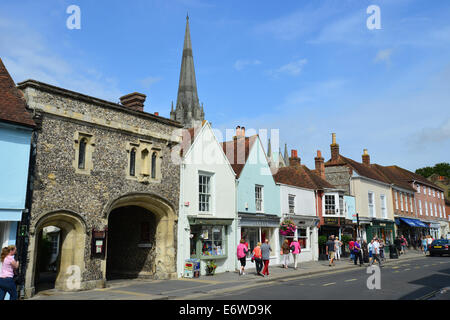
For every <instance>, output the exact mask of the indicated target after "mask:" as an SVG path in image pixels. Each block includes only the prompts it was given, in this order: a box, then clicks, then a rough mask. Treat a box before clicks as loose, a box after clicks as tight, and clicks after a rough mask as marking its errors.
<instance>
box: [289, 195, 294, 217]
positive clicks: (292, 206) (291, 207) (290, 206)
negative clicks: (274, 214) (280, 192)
mask: <svg viewBox="0 0 450 320" xmlns="http://www.w3.org/2000/svg"><path fill="white" fill-rule="evenodd" d="M289 213H295V196H294V195H292V194H290V195H289Z"/></svg>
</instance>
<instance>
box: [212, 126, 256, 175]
mask: <svg viewBox="0 0 450 320" xmlns="http://www.w3.org/2000/svg"><path fill="white" fill-rule="evenodd" d="M257 138H258V135H256V134H255V135H253V136H251V137H245V138H244V137H239V138H235V139H233V141H226V142H222V143H221V144H220V145H221V146H222V148H223V152H224V153H225V155H226V156H227V158H228V161H229V162H230V165H231V167H232V168H233V170H234V173H236V179H238V178H239V177H240V175H241V172H242V169H244V166H245V164H246V163H247V159H248V156H249V155H250V150H251V148H252V146H253V144H254V143H255V141H256V139H257ZM227 150H228V152H227Z"/></svg>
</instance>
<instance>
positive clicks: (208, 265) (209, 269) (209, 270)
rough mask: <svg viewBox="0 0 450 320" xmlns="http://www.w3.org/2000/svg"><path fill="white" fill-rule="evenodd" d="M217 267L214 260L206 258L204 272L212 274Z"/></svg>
mask: <svg viewBox="0 0 450 320" xmlns="http://www.w3.org/2000/svg"><path fill="white" fill-rule="evenodd" d="M216 268H217V264H216V261H215V260H208V262H207V263H206V273H207V274H214V272H215V271H216Z"/></svg>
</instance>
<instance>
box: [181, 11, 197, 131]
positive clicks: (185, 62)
mask: <svg viewBox="0 0 450 320" xmlns="http://www.w3.org/2000/svg"><path fill="white" fill-rule="evenodd" d="M178 109H183V110H184V111H183V112H177V111H178ZM198 111H200V103H199V100H198V94H197V82H196V79H195V69H194V57H193V55H192V43H191V32H190V28H189V15H187V16H186V31H185V34H184V44H183V56H182V58H181V70H180V81H179V84H178V96H177V103H176V110H175V113H174V114H175V119H174V120H177V121H180V122H181V123H182V124H183V125H184V127H193V126H195V123H196V122H200V123H201V121H202V120H203V119H204V115H203V112H198ZM188 115H190V116H191V117H189V116H188Z"/></svg>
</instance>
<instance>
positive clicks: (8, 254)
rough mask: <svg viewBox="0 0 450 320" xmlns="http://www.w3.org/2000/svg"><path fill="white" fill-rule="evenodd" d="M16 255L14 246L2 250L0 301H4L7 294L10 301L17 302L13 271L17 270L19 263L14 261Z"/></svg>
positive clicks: (0, 259)
mask: <svg viewBox="0 0 450 320" xmlns="http://www.w3.org/2000/svg"><path fill="white" fill-rule="evenodd" d="M16 253H17V249H16V246H13V245H11V246H8V247H4V248H3V249H2V253H1V258H0V261H1V262H2V270H1V272H0V300H4V299H5V295H6V293H9V299H10V300H17V288H16V283H15V282H14V270H15V269H17V268H19V262H18V261H16V260H15V259H14V255H15V254H16Z"/></svg>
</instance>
